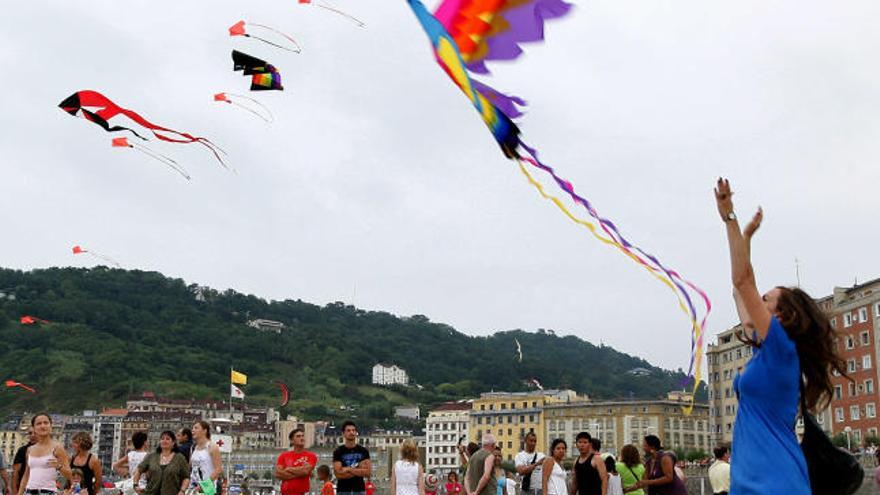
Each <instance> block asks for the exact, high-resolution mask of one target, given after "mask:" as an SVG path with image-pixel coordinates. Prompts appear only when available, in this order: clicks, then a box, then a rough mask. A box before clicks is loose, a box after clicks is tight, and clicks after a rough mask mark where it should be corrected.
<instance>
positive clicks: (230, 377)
mask: <svg viewBox="0 0 880 495" xmlns="http://www.w3.org/2000/svg"><path fill="white" fill-rule="evenodd" d="M234 372H235V370H234V369H233V368H232V366H230V367H229V421H232V373H234Z"/></svg>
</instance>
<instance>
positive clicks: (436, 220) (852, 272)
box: [0, 0, 880, 368]
mask: <svg viewBox="0 0 880 495" xmlns="http://www.w3.org/2000/svg"><path fill="white" fill-rule="evenodd" d="M336 5H337V6H338V7H340V8H342V9H343V10H347V11H349V12H351V13H352V14H354V15H356V16H357V17H359V18H361V19H362V20H363V21H364V22H366V24H367V27H366V29H359V28H357V27H356V26H355V25H354V24H352V23H351V22H349V21H347V20H345V19H344V18H342V17H339V16H336V15H334V14H332V13H329V12H326V11H323V10H320V9H316V8H311V7H307V6H301V5H298V4H297V2H295V1H294V0H248V1H243V0H237V1H232V0H212V1H211V2H196V1H171V0H149V1H147V0H137V1H135V0H125V1H121V0H102V1H97V0H88V1H86V0H83V1H78V2H70V1H67V0H53V1H45V0H34V1H28V2H8V5H4V13H3V16H2V17H0V62H2V65H3V67H5V68H6V69H5V77H3V78H2V79H0V90H2V93H0V94H2V95H3V100H4V105H3V107H4V111H3V112H2V113H0V125H2V132H0V153H2V159H0V208H2V212H3V219H4V221H3V224H4V231H5V233H6V235H5V236H4V241H3V242H2V243H0V260H2V263H0V264H2V265H3V266H7V267H12V268H20V269H31V268H39V267H48V266H57V265H73V266H90V265H92V264H94V263H93V260H90V259H88V258H82V257H74V256H73V255H71V253H70V247H71V246H72V245H73V244H82V245H83V246H84V247H87V248H91V249H93V250H96V251H100V252H103V253H105V254H107V255H109V256H112V257H114V258H117V259H118V260H119V261H120V262H121V263H122V264H123V265H124V266H125V267H126V268H132V269H134V268H137V269H145V270H158V271H161V272H163V273H165V274H167V275H169V276H174V277H182V278H184V279H186V280H187V281H189V282H197V283H199V284H203V285H209V286H212V287H215V288H218V289H224V288H228V287H232V288H234V289H236V290H238V291H242V292H246V293H254V294H257V295H259V296H262V297H266V298H273V299H284V298H294V299H295V298H301V299H303V300H305V301H310V302H314V303H317V304H325V303H327V302H331V301H337V300H340V301H345V302H347V303H354V304H355V305H357V306H359V307H362V308H366V309H375V310H384V311H390V312H393V313H396V314H400V315H411V314H424V315H427V316H428V317H429V318H431V319H432V320H434V321H439V322H445V323H448V324H451V325H453V326H455V327H456V328H457V329H459V330H461V331H463V332H466V333H468V334H488V333H491V332H495V331H499V330H508V329H514V328H522V329H525V330H535V329H537V328H542V327H543V328H552V329H556V330H557V332H558V333H561V334H573V335H577V336H579V337H582V338H584V339H587V340H589V341H592V342H594V343H597V344H598V343H599V342H604V343H605V344H607V345H611V346H613V347H615V348H617V349H620V350H622V351H625V352H628V353H631V354H635V355H639V356H642V357H645V358H647V359H649V360H650V361H652V362H653V363H656V364H659V365H662V366H665V367H668V368H677V367H686V366H687V359H688V355H689V347H688V345H689V344H688V343H689V327H688V323H687V320H686V318H685V317H684V316H683V315H682V314H681V313H680V312H679V311H678V309H677V307H676V303H675V299H674V297H673V296H672V294H671V292H669V291H668V289H666V288H665V287H664V286H663V285H661V284H660V283H659V282H657V281H656V280H655V279H654V278H653V277H651V276H649V275H648V274H647V273H646V272H645V271H644V270H642V269H640V268H638V267H637V266H636V265H635V264H634V263H633V262H632V261H630V260H628V259H627V258H625V257H624V256H621V255H620V254H619V253H618V252H616V251H615V250H613V249H610V248H608V247H606V246H604V245H601V244H599V243H598V242H596V241H595V240H593V239H592V238H591V237H590V236H589V235H588V234H587V232H586V231H585V230H584V229H582V228H580V227H577V226H575V225H574V224H573V223H571V222H570V221H569V220H568V219H566V218H565V217H564V216H563V215H561V214H560V212H559V211H558V210H556V208H555V207H554V206H553V205H552V204H550V203H548V202H546V201H544V200H542V199H540V198H539V197H538V196H537V194H536V192H535V190H534V189H533V188H532V187H531V186H530V185H529V184H528V183H527V182H526V181H525V180H524V178H523V177H522V175H521V174H520V173H519V171H518V169H517V167H516V165H515V164H514V163H513V162H510V161H508V160H506V159H505V158H504V157H503V156H502V154H501V153H500V151H499V149H498V148H497V146H496V145H495V143H494V141H493V139H492V137H491V135H490V134H489V133H488V132H487V130H486V129H485V126H484V125H483V123H482V122H481V121H480V119H479V117H478V115H477V114H476V113H475V112H474V111H473V109H472V108H471V106H470V104H469V102H468V101H467V100H466V99H465V98H464V97H463V96H462V95H461V94H460V93H459V91H458V89H457V88H455V87H454V86H453V85H452V83H451V82H450V81H449V80H448V79H447V78H446V76H445V75H444V74H443V73H442V72H441V71H440V70H439V68H438V67H437V65H436V64H435V62H434V60H433V56H432V54H431V52H430V48H429V46H428V44H427V40H426V38H425V36H424V34H423V33H422V32H421V30H420V28H419V26H418V24H417V22H416V21H415V18H414V17H413V15H412V13H411V12H410V11H409V8H408V7H407V5H406V3H405V2H404V0H337V2H336ZM575 5H576V9H575V10H574V11H573V12H572V14H571V15H569V16H568V17H567V18H565V19H563V20H561V21H557V22H553V23H551V24H550V25H548V27H547V42H546V43H545V44H543V45H532V46H529V47H527V48H526V55H525V56H524V57H523V58H522V59H520V60H519V61H518V62H517V63H515V64H495V65H494V66H492V67H491V68H492V70H493V72H494V77H492V78H490V79H483V80H484V81H485V82H489V83H490V84H492V85H493V86H495V87H496V88H498V89H500V90H503V91H507V92H510V93H513V94H516V95H519V96H522V97H524V98H525V99H527V100H528V101H529V103H530V107H529V110H528V113H527V114H526V116H525V117H524V118H522V119H521V128H522V130H523V134H524V138H525V140H526V141H528V142H530V143H531V144H533V145H534V146H536V147H537V148H538V149H540V150H541V152H542V158H544V159H545V161H546V162H547V163H548V164H551V165H552V166H554V167H555V168H557V170H558V171H559V172H560V173H561V174H562V175H564V176H565V177H567V178H568V179H570V180H571V181H572V182H573V183H574V184H575V186H576V187H577V189H578V190H579V191H580V192H581V193H582V194H583V195H585V196H586V197H588V198H589V199H591V200H592V201H593V202H594V204H595V206H596V207H597V208H598V209H599V211H600V212H602V213H603V214H604V215H605V216H607V217H608V218H610V219H612V220H614V221H615V222H616V223H617V225H618V226H619V227H620V228H621V229H622V231H623V232H624V233H625V234H626V235H627V236H628V237H629V238H630V239H631V240H632V241H634V242H635V243H636V244H638V245H640V246H642V247H644V248H645V249H646V250H647V251H649V252H651V253H653V254H655V255H657V256H659V257H660V259H661V260H663V262H664V263H665V264H666V265H667V266H670V267H674V268H675V269H677V270H678V271H679V272H681V273H682V274H683V275H684V276H686V277H688V278H689V279H691V280H693V281H694V282H695V283H697V284H698V285H700V286H702V287H703V288H705V289H706V290H707V291H708V292H709V294H710V296H711V297H712V299H713V301H714V302H715V304H716V309H715V311H714V312H713V313H712V315H711V317H710V320H709V328H708V332H709V333H710V334H712V335H714V334H715V333H717V332H719V331H721V330H724V329H726V328H728V327H729V326H731V325H732V324H733V323H734V322H735V312H734V309H733V305H732V302H731V300H730V296H729V295H730V283H729V279H730V277H729V268H728V261H727V253H726V241H725V238H724V230H723V226H722V223H721V221H720V220H719V218H718V214H717V213H716V210H715V206H714V200H713V197H712V193H711V190H712V186H713V183H714V179H715V178H716V177H717V176H719V175H724V176H729V177H730V178H731V181H732V184H733V187H734V189H735V190H736V192H737V194H736V196H735V197H734V199H735V200H736V205H737V210H738V212H739V213H740V215H741V216H743V217H746V216H749V215H750V214H751V213H752V212H753V210H754V209H755V208H756V207H757V206H758V205H759V204H760V205H762V206H763V207H764V209H765V212H766V221H765V224H764V227H763V230H762V231H761V233H760V234H759V237H758V239H757V240H756V246H755V248H754V257H755V259H754V263H755V269H756V271H757V273H758V280H759V284H760V286H761V288H762V289H766V288H768V287H770V286H773V285H779V284H794V283H795V282H796V276H795V273H796V271H795V259H798V260H799V261H800V273H801V282H802V286H803V287H805V288H806V289H807V290H808V291H809V292H811V293H812V294H813V295H814V296H822V295H826V294H829V293H830V292H831V290H832V288H833V287H834V286H835V285H838V286H843V285H851V284H852V283H853V282H854V281H855V280H856V279H857V280H859V281H865V280H867V279H871V278H875V277H878V276H880V265H878V263H877V256H876V253H877V249H878V240H880V224H878V217H880V209H878V196H877V189H878V184H880V139H878V138H880V64H878V61H877V60H878V59H877V54H878V53H880V30H877V28H876V27H877V21H878V19H880V3H878V2H877V1H876V0H849V1H846V2H831V1H821V2H820V1H813V0H776V1H771V2H767V1H765V0H761V1H759V0H737V1H726V2H724V1H720V2H719V1H712V2H707V1H705V0H659V1H646V0H614V1H611V0H593V1H589V2H575ZM428 6H429V8H430V7H433V6H434V5H433V2H428ZM240 19H245V20H248V21H252V22H257V23H263V24H268V25H271V26H273V27H276V28H277V29H280V30H282V31H285V32H287V33H289V34H291V35H292V36H294V37H295V38H297V39H298V41H300V43H301V44H302V45H303V46H304V52H303V53H302V54H301V55H295V54H291V53H287V52H283V51H280V50H277V49H274V48H272V47H269V46H266V45H263V44H260V43H258V42H255V41H253V40H248V39H243V38H235V39H231V38H229V36H228V35H227V31H226V30H227V28H228V27H229V26H230V25H232V24H233V23H235V22H236V21H238V20H240ZM233 48H236V49H239V50H241V51H244V52H246V53H249V54H251V55H254V56H258V57H261V58H264V59H266V60H268V61H269V62H271V63H272V64H274V65H275V66H277V67H278V69H279V70H280V72H281V74H282V76H283V81H284V86H285V91H284V92H283V93H272V94H268V93H261V94H258V95H256V97H257V98H259V99H260V100H261V101H262V102H263V103H264V104H266V105H267V106H269V107H270V108H271V109H272V111H273V112H274V113H275V115H276V122H275V123H274V124H272V125H266V124H264V123H263V122H261V121H259V120H257V119H255V118H253V117H251V116H250V115H248V114H246V113H244V112H241V111H237V110H236V109H234V108H232V107H230V106H228V105H224V104H218V103H214V102H213V101H212V95H213V94H214V93H215V92H218V91H229V92H239V93H245V92H246V90H247V88H248V86H249V81H248V79H247V78H244V77H242V76H240V75H239V74H237V73H233V72H232V70H231V69H232V62H231V58H230V52H231V50H232V49H233ZM81 89H94V90H97V91H101V92H103V93H104V94H105V95H107V96H108V97H110V98H111V99H113V100H114V101H115V102H116V103H118V104H120V105H122V106H124V107H128V108H131V109H133V110H136V111H138V112H140V113H141V114H142V115H144V116H145V117H146V118H148V119H151V120H152V121H154V122H155V123H158V124H160V125H165V126H168V127H172V128H175V129H178V130H184V131H189V132H191V133H193V134H197V135H201V136H206V137H208V138H210V139H212V140H213V141H215V142H216V143H218V144H219V145H220V146H222V147H223V148H224V149H226V150H227V151H228V152H229V157H230V158H229V159H230V162H231V163H232V164H233V165H234V166H235V167H236V169H237V170H238V173H237V174H232V173H229V172H226V171H224V170H223V169H221V168H220V167H219V166H218V165H217V163H216V162H214V161H213V158H212V156H211V155H210V153H209V152H208V151H207V150H206V149H204V148H203V147H201V146H198V145H172V144H166V143H160V142H157V141H155V140H153V141H152V142H151V143H148V144H147V145H148V146H151V147H152V148H153V149H155V150H156V151H159V152H162V153H164V154H167V155H170V156H173V157H174V158H176V159H177V160H178V161H179V162H181V164H183V165H184V166H185V167H187V169H188V170H189V172H190V173H191V175H192V176H193V180H192V182H186V181H185V180H183V179H182V178H181V177H180V176H178V175H176V174H175V173H173V172H172V171H170V170H168V169H166V168H163V167H164V166H163V165H161V164H160V163H158V162H154V161H152V160H150V159H149V158H147V157H145V156H143V155H141V154H139V153H137V152H134V151H131V150H124V149H114V148H111V147H110V139H111V137H112V135H110V134H106V133H104V132H103V131H102V130H101V129H100V128H98V127H97V126H95V125H92V124H89V123H87V122H85V121H83V120H79V119H74V118H72V117H70V116H68V115H67V114H65V113H63V112H62V111H61V110H60V109H58V108H57V104H58V103H59V102H60V101H61V100H62V99H63V98H65V97H67V96H68V95H70V94H71V93H73V92H75V91H77V90H81ZM252 96H254V95H252ZM121 120H122V121H123V122H122V124H123V125H125V119H124V118H123V119H121ZM524 351H525V352H528V351H527V350H524Z"/></svg>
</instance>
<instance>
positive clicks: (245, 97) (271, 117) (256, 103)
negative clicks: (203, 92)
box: [223, 93, 275, 123]
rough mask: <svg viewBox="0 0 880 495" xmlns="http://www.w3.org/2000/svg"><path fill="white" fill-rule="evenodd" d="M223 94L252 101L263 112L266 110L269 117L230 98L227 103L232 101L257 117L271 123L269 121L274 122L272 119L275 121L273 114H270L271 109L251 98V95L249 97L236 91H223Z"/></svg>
mask: <svg viewBox="0 0 880 495" xmlns="http://www.w3.org/2000/svg"><path fill="white" fill-rule="evenodd" d="M223 94H225V95H226V96H234V97H236V98H241V99H243V100H248V101H250V102H252V103H254V104H255V105H257V106H259V107H260V108H262V109H263V110H265V112H266V113H267V114H269V118H268V119H267V118H266V117H264V116H262V115H260V114H259V112H256V111H254V110H253V109H250V108H248V107H246V106H244V105H242V104H240V103H237V102H234V101H231V100H230V101H229V103H232V104H233V105H237V106H239V107H241V108H243V109H245V110H247V111H249V112H251V113H252V114H254V115H256V116H257V117H259V118H261V119H263V120H265V121H266V122H269V123H271V122H274V121H275V116H274V115H273V114H272V111H271V110H269V108H268V107H266V105H263V104H262V103H260V101H259V100H257V99H254V98H251V97H249V96H245V95H240V94H236V93H223Z"/></svg>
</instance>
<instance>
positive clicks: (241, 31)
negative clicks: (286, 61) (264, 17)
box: [229, 20, 302, 53]
mask: <svg viewBox="0 0 880 495" xmlns="http://www.w3.org/2000/svg"><path fill="white" fill-rule="evenodd" d="M250 26H253V27H255V28H258V29H262V30H265V31H269V32H272V33H275V34H277V35H278V36H281V37H282V38H284V39H285V40H287V44H289V45H291V46H285V45H284V44H281V43H280V42H279V43H276V42H274V41H272V40H268V39H266V38H263V37H262V36H258V35H256V34H252V33H249V32H248V31H249V29H248V28H249V27H250ZM229 36H244V37H245V38H251V39H255V40H259V41H262V42H263V43H266V44H267V45H272V46H274V47H276V48H280V49H282V50H287V51H289V52H294V53H302V47H300V46H299V43H297V42H296V40H295V39H293V38H292V37H290V36H288V35H286V34H284V33H282V32H281V31H279V30H277V29H275V28H273V27H269V26H265V25H263V24H257V23H255V22H245V21H244V20H241V21H238V22H236V23H235V24H233V25H232V26H231V27H230V28H229Z"/></svg>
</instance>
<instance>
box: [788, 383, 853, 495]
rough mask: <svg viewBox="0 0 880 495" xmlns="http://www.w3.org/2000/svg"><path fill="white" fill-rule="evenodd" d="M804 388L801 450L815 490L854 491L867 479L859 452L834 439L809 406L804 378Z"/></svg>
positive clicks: (844, 494)
mask: <svg viewBox="0 0 880 495" xmlns="http://www.w3.org/2000/svg"><path fill="white" fill-rule="evenodd" d="M800 389H801V415H802V416H803V418H804V438H803V439H802V440H801V450H802V451H803V452H804V458H805V459H806V461H807V472H808V473H809V474H810V487H811V488H812V491H813V493H814V494H820V495H852V494H853V493H855V492H856V491H857V490H858V489H859V488H861V486H862V484H863V483H864V481H865V470H864V469H863V468H862V465H861V464H860V463H859V461H858V460H857V459H856V458H855V456H853V455H852V454H850V453H849V452H847V451H846V450H844V449H840V448H837V447H835V446H834V444H833V443H831V439H830V438H828V435H826V434H825V432H824V431H822V428H821V427H820V426H819V423H818V422H817V421H816V418H815V417H814V416H813V415H812V414H810V413H809V411H808V409H807V401H806V400H805V399H804V383H803V381H802V380H801V383H800Z"/></svg>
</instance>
